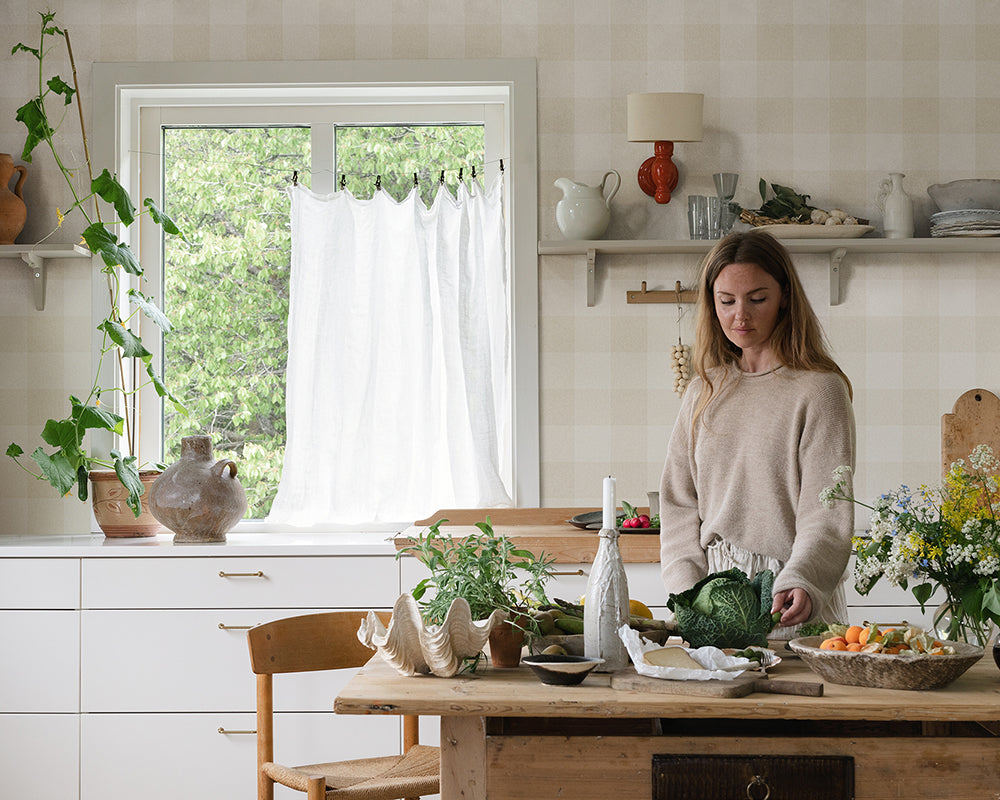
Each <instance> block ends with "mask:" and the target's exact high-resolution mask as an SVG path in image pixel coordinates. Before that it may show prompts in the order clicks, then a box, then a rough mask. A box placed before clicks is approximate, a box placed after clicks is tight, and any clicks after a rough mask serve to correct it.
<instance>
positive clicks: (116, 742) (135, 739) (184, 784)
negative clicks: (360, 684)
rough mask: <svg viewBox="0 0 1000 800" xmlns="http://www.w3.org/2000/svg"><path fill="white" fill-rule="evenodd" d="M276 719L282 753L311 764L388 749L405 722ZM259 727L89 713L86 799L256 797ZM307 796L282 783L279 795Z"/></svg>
mask: <svg viewBox="0 0 1000 800" xmlns="http://www.w3.org/2000/svg"><path fill="white" fill-rule="evenodd" d="M330 691H331V692H334V689H332V688H331V689H330ZM333 696H334V694H333V693H331V694H330V697H331V698H332V697H333ZM359 722H360V723H361V724H358V723H359ZM275 726H276V729H275V742H276V749H275V758H276V759H277V760H278V761H279V762H280V761H281V760H282V759H284V760H285V762H286V763H289V762H292V763H310V762H318V761H326V760H329V759H330V758H333V757H337V758H339V757H344V758H362V757H364V756H366V755H371V754H372V750H371V747H370V743H371V742H374V741H378V742H380V743H381V747H380V748H379V750H378V751H377V752H380V753H384V752H386V747H385V742H387V741H393V739H394V737H396V736H397V735H398V729H399V721H398V720H393V719H392V718H390V717H376V716H372V717H362V718H360V719H352V718H344V717H338V716H337V715H336V714H332V713H330V712H329V710H327V711H326V712H324V713H296V714H279V715H277V717H276V718H275ZM255 727H256V720H255V717H254V715H253V714H251V713H242V714H221V713H219V714H213V713H208V714H202V713H197V714H191V713H189V714H174V713H167V714H84V715H83V717H82V741H83V746H82V749H81V763H82V773H81V774H82V781H81V785H82V791H81V794H80V797H81V800H113V799H115V798H128V797H136V796H139V797H142V798H143V800H176V799H177V798H253V797H256V796H257V795H256V792H257V781H256V775H255V766H254V765H255V764H256V758H257V743H256V736H255V735H254V733H253V730H254V728H255ZM220 728H221V729H222V730H221V732H220ZM137 787H138V789H139V791H138V792H137V791H136V789H137ZM26 796H27V795H26ZM301 796H302V795H301V793H295V792H291V791H289V790H287V789H284V788H283V787H276V788H275V797H276V798H286V799H287V800H291V799H292V798H299V800H300V799H301Z"/></svg>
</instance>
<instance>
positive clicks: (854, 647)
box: [847, 642, 862, 653]
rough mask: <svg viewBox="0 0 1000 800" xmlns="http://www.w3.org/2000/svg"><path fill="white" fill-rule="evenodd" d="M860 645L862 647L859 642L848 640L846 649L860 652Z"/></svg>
mask: <svg viewBox="0 0 1000 800" xmlns="http://www.w3.org/2000/svg"><path fill="white" fill-rule="evenodd" d="M861 647H862V645H861V642H848V643H847V649H848V650H850V651H851V652H852V653H860V652H861Z"/></svg>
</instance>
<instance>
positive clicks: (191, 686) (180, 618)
mask: <svg viewBox="0 0 1000 800" xmlns="http://www.w3.org/2000/svg"><path fill="white" fill-rule="evenodd" d="M314 611H315V609H285V608H282V609H273V608H272V609H229V610H194V609H182V610H176V611H165V610H150V611H125V610H96V611H83V612H81V617H82V618H81V628H82V651H81V662H82V664H81V670H80V687H81V688H80V692H81V706H82V708H83V711H84V712H107V711H133V712H141V711H219V712H234V711H253V709H254V707H255V706H254V703H255V700H254V698H255V685H256V680H255V676H254V674H253V673H252V672H251V671H250V654H249V651H248V649H247V628H249V627H250V626H253V625H257V624H259V623H261V622H268V621H270V620H272V619H280V618H282V617H289V616H294V615H296V614H300V613H301V614H309V613H313V612H314ZM220 626H221V627H220ZM374 654H375V653H374V651H372V655H374ZM351 674H353V671H352V670H336V671H332V672H310V673H303V674H296V675H278V676H276V677H275V679H274V695H275V697H274V706H275V709H278V710H283V711H284V710H288V711H330V710H331V709H332V708H333V699H334V697H335V696H336V695H337V692H338V691H339V690H340V688H341V686H343V685H344V684H345V683H346V682H347V681H348V680H349V679H350V676H351Z"/></svg>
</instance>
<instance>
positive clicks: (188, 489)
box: [149, 436, 247, 542]
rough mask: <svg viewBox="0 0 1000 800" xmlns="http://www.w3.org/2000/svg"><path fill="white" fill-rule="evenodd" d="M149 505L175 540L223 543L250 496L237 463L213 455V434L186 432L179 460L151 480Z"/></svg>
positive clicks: (182, 440)
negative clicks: (239, 473)
mask: <svg viewBox="0 0 1000 800" xmlns="http://www.w3.org/2000/svg"><path fill="white" fill-rule="evenodd" d="M149 507H150V510H151V511H152V512H153V515H154V516H155V517H156V518H157V519H158V520H160V522H162V523H163V524H164V525H166V526H167V527H168V528H170V530H172V531H173V532H174V541H175V542H224V541H226V532H227V531H228V530H229V529H230V528H232V527H233V526H234V525H235V524H236V523H237V522H239V521H240V520H241V519H242V518H243V514H244V512H246V510H247V496H246V492H245V491H244V490H243V485H242V484H241V483H240V479H239V478H238V477H237V469H236V462H235V461H230V460H229V459H227V458H223V459H220V460H218V461H216V460H215V459H214V457H213V456H212V438H211V437H210V436H185V437H184V438H183V439H181V457H180V459H178V461H177V462H176V463H174V464H171V465H170V466H169V467H167V468H166V469H165V470H164V471H163V474H162V475H161V476H160V477H159V478H158V479H157V480H156V483H154V484H153V488H152V489H151V491H150V495H149Z"/></svg>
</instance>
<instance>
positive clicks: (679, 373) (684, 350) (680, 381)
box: [670, 338, 691, 397]
mask: <svg viewBox="0 0 1000 800" xmlns="http://www.w3.org/2000/svg"><path fill="white" fill-rule="evenodd" d="M670 362H671V366H672V367H673V370H674V394H676V395H677V396H678V397H683V396H684V390H685V389H687V385H688V383H689V382H690V380H691V348H690V347H688V346H687V345H686V344H681V340H680V338H678V339H677V344H675V345H674V346H673V351H672V353H671V358H670Z"/></svg>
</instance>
